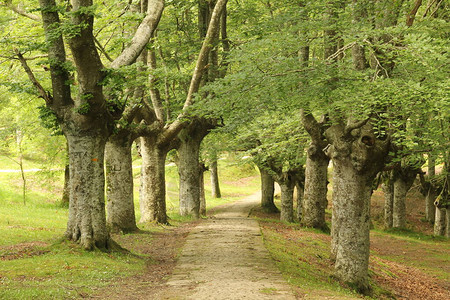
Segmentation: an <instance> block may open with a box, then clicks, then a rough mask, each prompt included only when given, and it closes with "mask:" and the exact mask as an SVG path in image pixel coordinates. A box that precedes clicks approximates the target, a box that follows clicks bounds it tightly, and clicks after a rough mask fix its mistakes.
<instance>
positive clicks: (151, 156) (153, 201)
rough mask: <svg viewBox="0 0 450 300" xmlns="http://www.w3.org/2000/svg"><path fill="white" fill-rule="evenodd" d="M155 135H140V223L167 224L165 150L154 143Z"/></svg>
mask: <svg viewBox="0 0 450 300" xmlns="http://www.w3.org/2000/svg"><path fill="white" fill-rule="evenodd" d="M155 140H156V138H155V137H141V155H142V168H141V186H140V193H139V205H140V209H141V219H140V220H139V222H140V223H148V222H156V223H160V224H169V222H168V217H167V213H166V183H165V172H166V171H165V162H166V155H167V151H166V150H165V149H162V148H160V147H159V146H158V145H157V144H156V141H155Z"/></svg>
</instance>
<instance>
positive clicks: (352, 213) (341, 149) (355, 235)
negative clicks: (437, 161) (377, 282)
mask: <svg viewBox="0 0 450 300" xmlns="http://www.w3.org/2000/svg"><path fill="white" fill-rule="evenodd" d="M368 121H369V120H368V119H367V120H364V121H360V122H354V123H351V122H348V123H347V125H343V124H336V125H333V126H331V127H330V128H329V129H328V130H327V131H326V132H325V134H326V136H327V140H328V141H330V142H331V143H332V144H331V145H329V147H327V149H326V150H325V151H326V153H327V155H328V156H329V157H330V158H331V159H332V161H333V166H334V173H333V216H332V229H331V238H332V241H331V251H332V253H331V254H332V257H333V258H335V259H336V263H335V275H336V277H337V278H338V279H340V280H341V281H343V282H346V283H348V284H349V285H351V286H352V287H354V288H355V289H356V290H358V291H359V292H361V293H367V292H369V291H370V286H369V281H368V264H369V230H370V198H371V195H372V184H373V180H374V179H375V177H376V175H377V173H378V172H379V171H381V169H382V168H383V166H384V161H385V159H386V157H387V154H388V147H389V144H390V143H389V140H388V139H387V140H379V139H377V138H376V137H375V135H374V133H373V128H372V126H371V125H370V124H367V123H368Z"/></svg>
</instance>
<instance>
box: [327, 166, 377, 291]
mask: <svg viewBox="0 0 450 300" xmlns="http://www.w3.org/2000/svg"><path fill="white" fill-rule="evenodd" d="M333 162H334V177H333V220H332V222H333V228H332V239H333V240H332V247H333V251H334V253H335V257H336V265H335V269H336V275H337V276H338V278H339V279H341V280H342V281H344V282H348V283H351V284H353V285H356V286H357V287H358V289H362V290H367V289H368V281H367V269H368V263H369V243H370V242H369V230H370V197H371V194H372V193H371V192H372V190H371V185H370V184H368V182H371V180H370V178H368V177H367V176H361V174H358V172H357V171H356V170H355V169H354V168H353V167H352V166H351V165H349V164H348V163H347V164H346V163H339V162H335V161H334V160H333Z"/></svg>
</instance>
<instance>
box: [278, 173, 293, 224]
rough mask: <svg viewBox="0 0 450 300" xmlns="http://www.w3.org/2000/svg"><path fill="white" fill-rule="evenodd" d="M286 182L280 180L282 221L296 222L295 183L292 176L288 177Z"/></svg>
mask: <svg viewBox="0 0 450 300" xmlns="http://www.w3.org/2000/svg"><path fill="white" fill-rule="evenodd" d="M286 177H287V178H286V179H285V180H280V181H279V184H280V188H281V214H280V221H285V222H290V223H292V222H294V221H295V220H294V186H295V185H294V182H293V180H292V178H289V177H291V176H289V175H288V176H286Z"/></svg>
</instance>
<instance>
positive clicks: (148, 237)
mask: <svg viewBox="0 0 450 300" xmlns="http://www.w3.org/2000/svg"><path fill="white" fill-rule="evenodd" d="M139 164H140V161H139V159H137V160H136V162H135V165H139ZM219 166H220V169H219V172H220V174H221V175H223V177H224V178H226V180H223V181H222V182H221V190H222V198H220V199H213V198H212V197H211V188H210V182H209V173H208V172H207V173H205V185H206V187H205V193H206V201H207V209H208V210H209V209H211V208H213V207H215V206H218V205H221V204H224V203H227V202H231V201H235V200H237V199H239V198H240V197H243V196H246V195H250V194H252V193H254V192H255V191H257V190H258V188H259V178H258V177H257V176H255V175H256V173H255V172H254V170H253V171H252V172H251V170H250V168H247V167H246V169H244V171H243V174H244V175H245V176H239V168H241V166H239V165H237V164H232V163H228V162H220V164H219ZM25 167H26V168H41V166H40V165H39V163H38V162H27V161H26V164H25ZM17 168H18V166H17V165H16V164H15V163H14V162H13V161H11V160H9V159H7V158H5V157H0V169H17ZM227 168H229V169H227ZM228 170H230V171H228ZM133 174H134V178H135V208H136V217H137V220H139V218H140V211H139V192H138V191H139V182H140V181H139V175H140V169H139V168H134V169H133ZM249 174H250V175H252V176H253V177H250V178H245V179H244V180H243V182H239V180H241V178H242V177H249V176H247V175H249ZM63 175H64V174H63V171H61V170H57V171H50V170H46V171H38V172H27V173H26V179H27V198H26V203H25V205H24V204H23V199H22V179H21V176H20V173H18V172H11V173H0V259H1V263H0V299H20V300H22V299H75V298H85V297H89V295H92V294H95V293H96V291H97V289H102V288H107V287H108V286H110V285H111V284H113V283H114V282H115V281H116V280H118V279H119V278H125V277H128V276H133V275H136V274H139V273H142V272H143V270H144V268H145V266H146V264H148V263H152V262H151V258H150V257H148V255H147V254H145V255H144V254H142V253H139V252H138V251H139V250H138V249H139V247H140V246H141V245H142V244H144V243H145V245H148V244H151V242H152V240H153V237H154V234H158V233H160V232H163V231H165V230H166V229H167V227H166V226H159V225H155V224H138V226H139V228H140V229H141V230H144V231H145V234H142V233H140V234H135V235H133V236H131V235H116V236H114V238H115V239H116V240H117V241H118V242H119V243H122V242H123V243H124V244H126V245H127V247H128V249H129V250H130V251H135V250H134V249H136V251H137V252H136V253H135V254H137V255H133V254H124V253H119V252H113V253H102V252H99V251H92V252H86V251H84V250H82V249H81V248H80V247H79V246H78V245H77V244H74V243H71V242H66V241H62V236H63V234H64V232H65V229H66V223H67V217H68V209H67V208H64V207H61V205H60V197H61V194H62V186H63ZM178 184H179V183H178V171H177V168H176V166H171V165H169V166H167V168H166V190H167V212H168V214H169V217H170V223H171V225H172V226H170V227H169V229H170V230H171V229H173V228H174V227H176V226H179V225H181V224H182V223H184V222H187V221H190V218H189V217H181V216H180V215H179V214H178V201H179V200H178Z"/></svg>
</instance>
